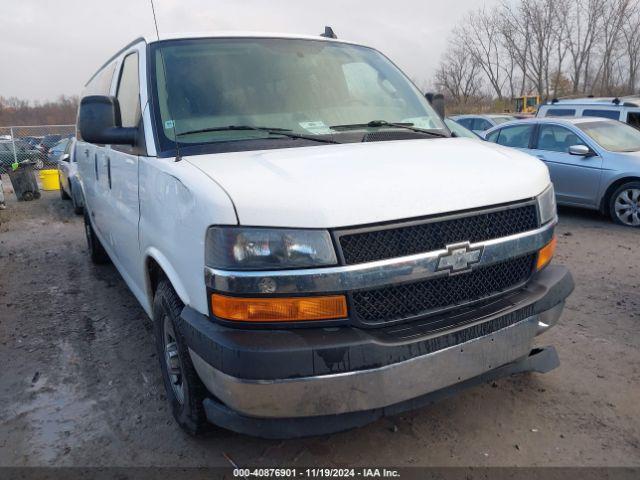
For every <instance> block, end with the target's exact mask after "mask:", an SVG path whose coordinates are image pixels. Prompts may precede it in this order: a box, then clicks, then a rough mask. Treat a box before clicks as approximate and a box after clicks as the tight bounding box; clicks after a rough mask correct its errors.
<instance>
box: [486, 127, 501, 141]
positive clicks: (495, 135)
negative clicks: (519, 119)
mask: <svg viewBox="0 0 640 480" xmlns="http://www.w3.org/2000/svg"><path fill="white" fill-rule="evenodd" d="M498 135H500V130H496V131H495V132H491V133H490V134H489V135H487V137H486V140H487V141H488V142H493V143H496V140H498Z"/></svg>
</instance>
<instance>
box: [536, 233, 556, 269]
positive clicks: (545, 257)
mask: <svg viewBox="0 0 640 480" xmlns="http://www.w3.org/2000/svg"><path fill="white" fill-rule="evenodd" d="M557 243H558V239H557V238H556V236H555V235H554V236H553V238H552V239H551V241H550V242H549V243H547V244H546V245H545V246H544V247H542V248H541V249H540V250H539V251H538V261H537V262H536V270H541V269H543V268H544V267H546V266H547V265H548V264H549V262H550V261H551V259H552V258H553V254H554V253H555V252H556V244H557Z"/></svg>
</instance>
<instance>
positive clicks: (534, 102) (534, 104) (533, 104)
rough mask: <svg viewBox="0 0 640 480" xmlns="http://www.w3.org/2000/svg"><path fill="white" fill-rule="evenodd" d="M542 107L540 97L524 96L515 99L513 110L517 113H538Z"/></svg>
mask: <svg viewBox="0 0 640 480" xmlns="http://www.w3.org/2000/svg"><path fill="white" fill-rule="evenodd" d="M538 105H540V96H538V95H524V96H522V97H514V98H513V110H514V112H516V113H536V110H537V109H538Z"/></svg>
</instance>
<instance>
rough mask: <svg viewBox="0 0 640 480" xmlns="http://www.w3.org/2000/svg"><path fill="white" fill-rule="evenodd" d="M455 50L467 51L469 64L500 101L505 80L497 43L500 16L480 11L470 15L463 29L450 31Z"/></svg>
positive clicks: (499, 44)
mask: <svg viewBox="0 0 640 480" xmlns="http://www.w3.org/2000/svg"><path fill="white" fill-rule="evenodd" d="M454 36H455V38H456V43H457V46H458V47H459V48H462V47H463V46H464V47H465V48H467V49H468V50H469V53H470V54H471V57H472V58H473V61H474V62H476V63H477V64H478V65H479V66H480V68H481V69H482V71H483V72H484V75H485V77H486V79H487V81H488V82H489V85H490V86H491V88H492V89H493V91H494V92H495V94H496V96H497V97H498V99H500V100H501V99H502V95H503V88H504V84H505V81H506V80H507V69H508V66H507V65H505V63H506V64H508V63H509V60H508V59H507V58H505V57H506V55H504V49H503V48H502V44H501V42H500V40H501V39H500V16H499V13H498V11H497V10H495V9H494V10H490V11H487V10H485V9H484V8H481V9H479V10H476V11H475V12H472V13H471V14H470V15H469V16H468V17H467V21H466V24H464V26H463V27H461V28H459V29H457V30H456V31H454Z"/></svg>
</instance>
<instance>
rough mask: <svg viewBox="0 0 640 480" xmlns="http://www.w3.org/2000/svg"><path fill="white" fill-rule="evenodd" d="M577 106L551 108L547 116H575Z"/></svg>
mask: <svg viewBox="0 0 640 480" xmlns="http://www.w3.org/2000/svg"><path fill="white" fill-rule="evenodd" d="M575 115H576V110H575V108H550V109H548V110H547V113H546V114H545V117H575Z"/></svg>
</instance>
